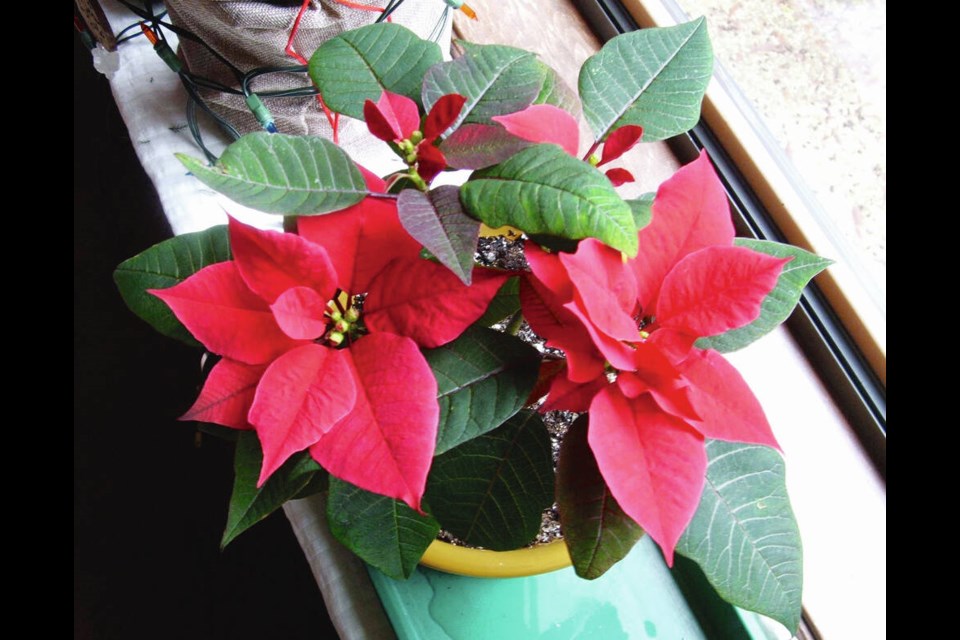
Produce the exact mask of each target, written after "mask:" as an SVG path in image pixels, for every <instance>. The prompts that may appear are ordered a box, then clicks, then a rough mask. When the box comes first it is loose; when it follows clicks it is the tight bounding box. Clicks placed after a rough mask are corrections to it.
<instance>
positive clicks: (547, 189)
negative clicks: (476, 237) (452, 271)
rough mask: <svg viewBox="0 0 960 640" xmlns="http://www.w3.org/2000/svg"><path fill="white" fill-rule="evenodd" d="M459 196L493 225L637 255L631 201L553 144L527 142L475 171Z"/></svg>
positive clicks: (596, 173)
mask: <svg viewBox="0 0 960 640" xmlns="http://www.w3.org/2000/svg"><path fill="white" fill-rule="evenodd" d="M460 200H461V202H462V203H463V206H464V208H465V209H466V211H467V213H469V214H470V215H472V216H474V217H476V218H479V219H480V220H482V221H483V222H485V223H486V224H487V226H490V227H493V228H496V227H500V226H502V225H505V224H508V225H510V226H513V227H517V228H518V229H522V230H523V231H525V232H526V233H528V234H543V235H551V236H559V237H562V238H569V239H574V240H579V239H583V238H596V239H598V240H600V241H601V242H603V243H605V244H608V245H610V246H611V247H613V248H615V249H619V250H620V251H623V252H624V253H626V254H627V255H628V256H630V257H633V256H635V255H637V226H636V223H635V222H634V219H633V214H632V212H631V209H630V205H628V204H627V203H626V202H624V201H623V199H622V198H621V197H620V196H619V194H617V192H616V190H615V189H614V188H613V186H612V185H611V184H610V181H609V180H607V178H606V176H604V175H603V174H602V173H600V172H599V171H597V169H595V168H594V167H591V166H590V165H589V164H587V163H586V162H581V161H580V160H578V159H576V158H574V157H572V156H570V155H568V154H567V153H565V152H564V151H563V149H561V148H560V147H558V146H556V145H552V144H537V145H533V146H531V147H527V148H526V149H524V150H523V151H521V152H519V153H517V154H516V155H514V156H513V157H511V158H510V159H508V160H506V161H505V162H502V163H501V164H498V165H496V166H494V167H490V168H488V169H484V170H482V171H478V172H476V173H475V174H474V175H473V177H472V178H471V179H470V180H469V181H468V182H467V183H466V184H464V185H463V186H462V187H461V188H460Z"/></svg>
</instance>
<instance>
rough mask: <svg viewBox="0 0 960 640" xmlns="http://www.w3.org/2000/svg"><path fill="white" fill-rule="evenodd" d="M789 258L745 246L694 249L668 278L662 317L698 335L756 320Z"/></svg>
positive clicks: (659, 304) (663, 324)
mask: <svg viewBox="0 0 960 640" xmlns="http://www.w3.org/2000/svg"><path fill="white" fill-rule="evenodd" d="M789 260H790V259H789V258H776V257H774V256H770V255H767V254H765V253H758V252H756V251H753V250H751V249H747V248H745V247H707V248H706V249H701V250H699V251H696V252H694V253H691V254H689V255H687V256H686V257H685V258H683V259H682V260H681V261H680V262H678V263H677V264H676V266H674V268H673V269H672V270H671V271H670V272H669V273H668V274H667V276H666V278H664V281H663V285H662V288H661V290H660V297H659V299H658V300H657V310H656V314H657V322H658V323H659V325H660V326H661V327H664V328H668V327H669V328H674V329H679V330H682V331H684V332H686V333H689V334H691V335H695V336H697V337H704V336H712V335H716V334H718V333H723V332H724V331H728V330H730V329H736V328H738V327H742V326H744V325H746V324H750V323H751V322H753V321H754V320H755V319H756V318H757V316H759V315H760V305H761V304H762V303H763V299H764V298H765V297H766V296H767V294H768V293H770V291H771V290H772V289H773V288H774V287H775V286H777V278H779V277H780V272H781V271H782V270H783V265H784V264H786V263H787V262H789Z"/></svg>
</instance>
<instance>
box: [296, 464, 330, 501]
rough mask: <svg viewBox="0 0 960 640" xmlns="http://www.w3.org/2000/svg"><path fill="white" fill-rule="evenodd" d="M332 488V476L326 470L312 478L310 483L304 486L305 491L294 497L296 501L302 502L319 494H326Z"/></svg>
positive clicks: (302, 490)
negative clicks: (301, 500) (302, 499)
mask: <svg viewBox="0 0 960 640" xmlns="http://www.w3.org/2000/svg"><path fill="white" fill-rule="evenodd" d="M329 488H330V474H328V473H327V472H326V471H325V470H323V469H321V470H320V471H318V472H317V473H315V474H313V476H312V477H311V478H310V481H309V482H307V484H305V485H304V486H303V489H300V491H298V492H297V495H295V496H293V499H294V500H300V499H301V498H309V497H310V496H312V495H314V494H317V493H324V492H326V491H328V490H329Z"/></svg>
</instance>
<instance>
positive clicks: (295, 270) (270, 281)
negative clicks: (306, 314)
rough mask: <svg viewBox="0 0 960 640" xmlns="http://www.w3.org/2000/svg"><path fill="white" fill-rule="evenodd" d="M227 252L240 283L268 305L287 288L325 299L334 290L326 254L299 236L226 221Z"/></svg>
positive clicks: (332, 272)
mask: <svg viewBox="0 0 960 640" xmlns="http://www.w3.org/2000/svg"><path fill="white" fill-rule="evenodd" d="M230 251H231V252H232V253H233V261H234V263H235V264H236V265H237V270H238V271H239V272H240V276H241V277H242V278H243V281H244V282H246V283H247V286H248V287H250V290H251V291H253V292H254V293H256V294H257V295H259V296H260V297H261V298H263V299H264V300H265V301H267V302H268V303H272V302H273V301H274V300H276V299H277V296H279V295H280V294H281V293H283V292H284V291H286V290H287V289H290V288H291V287H297V286H304V287H310V288H312V289H314V290H316V291H317V292H318V293H320V294H321V295H325V296H329V297H333V293H334V290H335V289H336V287H337V282H336V279H337V278H336V271H334V269H333V264H332V263H331V262H330V257H329V256H328V255H327V252H326V251H325V250H324V249H323V247H319V246H317V245H316V244H313V243H312V242H308V241H307V240H305V239H304V238H301V237H299V236H296V235H293V234H290V233H278V232H276V231H262V230H260V229H257V228H255V227H251V226H248V225H245V224H243V223H242V222H239V221H238V220H236V219H234V218H230Z"/></svg>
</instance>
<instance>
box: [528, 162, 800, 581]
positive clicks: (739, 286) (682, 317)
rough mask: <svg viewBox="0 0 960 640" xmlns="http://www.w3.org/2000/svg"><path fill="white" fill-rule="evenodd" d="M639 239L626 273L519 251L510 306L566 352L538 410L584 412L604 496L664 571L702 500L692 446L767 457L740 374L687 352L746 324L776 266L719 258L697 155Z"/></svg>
mask: <svg viewBox="0 0 960 640" xmlns="http://www.w3.org/2000/svg"><path fill="white" fill-rule="evenodd" d="M639 240H640V252H639V254H638V255H637V257H636V258H634V259H631V260H624V259H623V256H622V254H621V253H620V252H619V251H616V250H614V249H611V248H610V247H607V246H606V245H603V244H601V243H600V242H598V241H596V240H594V239H586V240H583V241H581V242H580V244H579V247H578V249H577V251H576V253H572V254H569V253H561V254H549V253H546V252H544V251H543V250H540V249H538V248H536V247H529V248H528V249H527V258H528V262H529V264H530V268H531V271H532V273H531V274H529V276H528V278H527V280H526V282H524V283H523V286H522V288H521V304H522V305H523V310H524V314H525V316H526V317H527V318H528V319H529V321H530V324H531V326H532V327H533V329H534V330H535V331H537V332H538V333H541V335H543V336H544V337H545V338H546V340H547V344H548V345H550V346H556V347H558V348H562V349H565V350H566V351H567V359H568V363H569V367H568V371H567V375H565V376H564V375H561V376H558V377H557V378H556V379H555V380H554V382H553V384H552V386H551V390H550V394H549V395H548V398H547V400H546V402H545V403H544V405H543V407H542V409H543V410H552V409H567V410H571V411H585V410H589V413H590V431H589V442H590V446H591V449H592V450H593V452H594V455H595V456H596V458H597V462H598V464H599V466H600V470H601V473H602V474H603V477H604V479H605V480H606V482H607V485H608V486H609V487H610V491H611V492H612V494H613V495H614V497H616V499H617V501H618V502H619V503H620V505H621V507H623V509H624V511H626V512H627V513H628V514H629V515H630V516H631V517H632V518H633V519H634V520H635V521H636V522H637V523H638V524H639V525H640V526H641V527H643V529H644V530H645V531H646V532H647V533H649V534H650V536H651V537H652V538H653V539H654V540H656V541H657V542H658V543H659V544H660V546H661V548H662V549H663V552H664V555H665V556H666V558H667V561H668V563H672V560H673V549H674V547H675V545H676V543H677V540H679V538H680V535H681V534H682V533H683V531H684V529H685V528H686V526H687V524H688V523H689V521H690V518H692V517H693V513H694V511H695V510H696V508H697V505H698V503H699V500H700V494H701V492H702V489H703V482H704V472H705V469H706V455H705V453H704V448H703V443H704V439H705V438H716V439H720V440H729V441H736V442H749V443H756V444H763V445H768V446H773V447H776V446H777V443H776V440H775V439H774V437H773V434H772V432H771V431H770V427H769V424H768V423H767V420H766V418H765V416H764V414H763V410H762V409H761V407H760V405H759V403H758V402H757V400H756V398H755V397H754V396H753V393H752V392H751V391H750V389H749V388H748V387H747V385H746V383H745V382H744V381H743V379H742V378H741V377H740V375H739V374H738V373H737V372H736V370H735V369H734V368H733V367H732V366H731V365H730V364H729V363H728V362H727V361H726V360H725V359H724V358H723V356H721V355H720V354H719V353H717V352H716V351H712V350H703V349H698V348H696V347H694V342H695V341H696V340H697V339H698V338H700V337H704V336H711V335H717V334H720V333H723V332H725V331H728V330H731V329H735V328H738V327H741V326H744V325H746V324H749V323H750V322H752V321H753V320H754V319H756V318H757V317H758V316H759V314H760V305H761V303H762V301H763V299H764V298H765V297H766V295H767V294H768V293H769V292H770V291H771V290H772V289H773V288H774V287H775V286H776V283H777V279H778V277H779V275H780V272H781V270H782V268H783V265H784V264H785V263H786V262H787V260H783V259H779V258H775V257H772V256H769V255H766V254H761V253H757V252H755V251H752V250H750V249H746V248H742V247H735V246H733V227H732V224H731V222H730V212H729V208H728V205H727V201H726V197H725V195H724V193H723V188H722V186H721V185H720V182H719V180H718V179H717V177H716V174H715V173H714V172H713V169H712V167H711V166H710V163H709V160H708V159H707V157H706V155H705V154H701V156H700V158H699V159H697V160H696V161H694V162H693V163H691V164H689V165H687V166H685V167H683V168H681V169H680V170H679V171H678V172H677V173H676V174H675V175H674V176H673V177H672V178H671V179H670V180H668V181H667V182H665V183H664V184H663V185H662V186H661V188H660V190H659V191H658V192H657V196H656V198H655V200H654V205H653V221H652V222H651V224H650V225H649V226H647V227H645V228H644V229H643V230H641V231H640V234H639Z"/></svg>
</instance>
